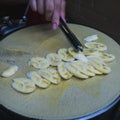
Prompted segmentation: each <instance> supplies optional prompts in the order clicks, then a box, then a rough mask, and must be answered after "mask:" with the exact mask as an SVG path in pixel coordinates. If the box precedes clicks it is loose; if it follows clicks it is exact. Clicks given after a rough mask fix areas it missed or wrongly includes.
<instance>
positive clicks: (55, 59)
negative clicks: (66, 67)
mask: <svg viewBox="0 0 120 120" xmlns="http://www.w3.org/2000/svg"><path fill="white" fill-rule="evenodd" d="M46 58H47V60H48V61H49V63H50V65H52V66H57V65H59V64H60V62H61V58H60V56H59V55H58V54H56V53H50V54H48V55H47V56H46Z"/></svg>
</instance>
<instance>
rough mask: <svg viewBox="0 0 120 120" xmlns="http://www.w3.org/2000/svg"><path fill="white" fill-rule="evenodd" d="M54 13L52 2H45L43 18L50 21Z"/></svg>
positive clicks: (47, 0)
mask: <svg viewBox="0 0 120 120" xmlns="http://www.w3.org/2000/svg"><path fill="white" fill-rule="evenodd" d="M53 11H54V0H46V2H45V18H46V20H47V21H51V19H52V16H53Z"/></svg>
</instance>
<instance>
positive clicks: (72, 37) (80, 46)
mask: <svg viewBox="0 0 120 120" xmlns="http://www.w3.org/2000/svg"><path fill="white" fill-rule="evenodd" d="M60 28H61V30H62V31H63V32H64V33H65V35H66V36H67V37H68V39H69V40H70V42H71V43H72V45H73V47H74V48H75V50H76V51H79V50H81V51H83V44H82V43H81V42H80V41H79V40H78V39H77V37H76V36H75V35H74V34H73V32H72V31H71V30H70V29H69V27H68V26H67V24H66V23H65V22H64V20H63V19H62V18H60Z"/></svg>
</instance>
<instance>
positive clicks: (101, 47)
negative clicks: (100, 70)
mask: <svg viewBox="0 0 120 120" xmlns="http://www.w3.org/2000/svg"><path fill="white" fill-rule="evenodd" d="M85 46H86V47H87V48H88V49H93V50H98V51H105V50H107V46H106V45H105V44H102V43H98V42H86V43H85Z"/></svg>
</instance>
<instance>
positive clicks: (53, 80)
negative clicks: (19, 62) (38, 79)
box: [38, 69, 60, 84]
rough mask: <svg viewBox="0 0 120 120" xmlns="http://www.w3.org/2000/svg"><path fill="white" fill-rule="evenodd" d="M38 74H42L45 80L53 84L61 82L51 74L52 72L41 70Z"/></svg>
mask: <svg viewBox="0 0 120 120" xmlns="http://www.w3.org/2000/svg"><path fill="white" fill-rule="evenodd" d="M38 74H40V75H41V76H42V77H43V78H45V79H46V80H48V81H50V82H51V83H53V84H58V83H59V82H60V80H59V78H56V77H55V76H53V74H51V72H50V70H48V69H43V70H39V71H38Z"/></svg>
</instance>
